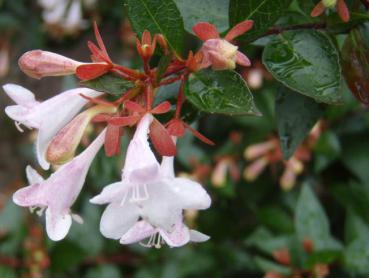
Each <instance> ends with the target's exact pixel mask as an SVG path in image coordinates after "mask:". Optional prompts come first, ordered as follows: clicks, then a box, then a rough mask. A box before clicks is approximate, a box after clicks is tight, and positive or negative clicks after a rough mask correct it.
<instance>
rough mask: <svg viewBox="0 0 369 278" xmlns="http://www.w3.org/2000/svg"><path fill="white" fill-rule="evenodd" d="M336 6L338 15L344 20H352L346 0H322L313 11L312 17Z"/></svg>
mask: <svg viewBox="0 0 369 278" xmlns="http://www.w3.org/2000/svg"><path fill="white" fill-rule="evenodd" d="M334 7H336V9H337V13H338V15H339V16H340V17H341V19H342V20H343V21H344V22H348V21H349V20H350V11H349V9H348V7H347V5H346V3H345V1H344V0H322V1H320V2H319V3H318V4H316V6H315V7H314V9H313V10H312V11H311V16H312V17H317V16H320V15H321V14H323V13H324V11H325V10H326V9H331V8H334Z"/></svg>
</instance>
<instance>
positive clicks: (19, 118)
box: [5, 105, 40, 129]
mask: <svg viewBox="0 0 369 278" xmlns="http://www.w3.org/2000/svg"><path fill="white" fill-rule="evenodd" d="M29 113H30V109H28V108H26V107H24V106H21V105H10V106H7V107H5V114H6V115H7V116H8V117H9V118H11V119H12V120H13V121H15V122H19V123H21V124H23V125H25V126H26V127H28V128H30V129H32V128H39V127H40V122H39V121H37V119H29Z"/></svg>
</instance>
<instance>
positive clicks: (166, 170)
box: [160, 156, 175, 179]
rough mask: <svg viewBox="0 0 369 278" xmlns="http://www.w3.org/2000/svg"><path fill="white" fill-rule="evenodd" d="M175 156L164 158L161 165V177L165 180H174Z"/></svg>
mask: <svg viewBox="0 0 369 278" xmlns="http://www.w3.org/2000/svg"><path fill="white" fill-rule="evenodd" d="M173 164H174V156H163V159H162V161H161V164H160V172H161V176H162V177H165V178H170V179H172V178H174V177H175V175H174V165H173Z"/></svg>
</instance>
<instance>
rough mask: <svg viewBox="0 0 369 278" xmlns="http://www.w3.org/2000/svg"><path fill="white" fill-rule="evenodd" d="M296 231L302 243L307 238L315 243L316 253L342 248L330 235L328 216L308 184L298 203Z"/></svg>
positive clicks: (302, 191)
mask: <svg viewBox="0 0 369 278" xmlns="http://www.w3.org/2000/svg"><path fill="white" fill-rule="evenodd" d="M295 229H296V233H297V236H298V238H299V240H300V241H303V240H304V239H306V238H308V239H311V240H312V241H313V243H314V250H316V251H319V250H336V249H339V248H340V245H339V244H338V242H337V241H336V240H335V239H333V238H332V237H331V235H330V231H329V222H328V218H327V215H326V214H325V212H324V210H323V208H322V206H321V205H320V203H319V201H318V199H317V198H316V197H315V195H314V193H313V191H312V190H311V188H310V186H309V185H307V184H306V185H304V186H303V187H302V190H301V193H300V196H299V199H298V201H297V205H296V214H295Z"/></svg>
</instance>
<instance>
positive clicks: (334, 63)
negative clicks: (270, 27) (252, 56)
mask: <svg viewBox="0 0 369 278" xmlns="http://www.w3.org/2000/svg"><path fill="white" fill-rule="evenodd" d="M263 63H264V65H265V66H266V67H267V69H268V70H269V71H270V72H271V74H272V75H273V76H274V77H275V78H276V79H277V80H279V81H280V82H282V83H283V84H284V85H286V86H287V87H289V88H291V89H292V90H294V91H297V92H299V93H301V94H303V95H306V96H308V97H311V98H314V99H315V100H316V101H318V102H324V103H328V104H339V103H341V101H342V100H341V98H342V97H341V95H340V94H339V91H340V84H341V82H340V81H341V68H340V64H339V55H338V52H337V49H336V48H335V46H334V45H333V43H332V42H331V40H330V39H329V38H328V37H327V36H326V35H325V34H324V33H322V32H318V31H315V30H298V31H287V32H284V33H282V34H279V35H277V36H275V37H274V39H273V40H272V41H271V42H270V43H269V44H268V45H267V46H266V47H265V49H264V52H263Z"/></svg>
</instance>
